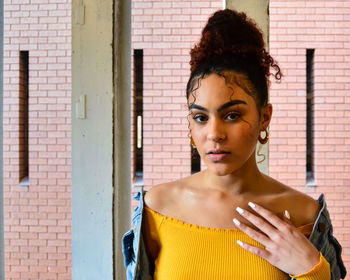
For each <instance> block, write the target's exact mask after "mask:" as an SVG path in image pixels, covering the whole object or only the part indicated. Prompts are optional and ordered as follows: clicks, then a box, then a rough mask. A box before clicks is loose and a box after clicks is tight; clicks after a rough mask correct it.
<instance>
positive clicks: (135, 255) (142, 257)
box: [122, 190, 153, 280]
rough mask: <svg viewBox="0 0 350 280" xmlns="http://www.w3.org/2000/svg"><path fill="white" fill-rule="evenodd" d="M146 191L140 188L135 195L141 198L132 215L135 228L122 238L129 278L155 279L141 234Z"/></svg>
mask: <svg viewBox="0 0 350 280" xmlns="http://www.w3.org/2000/svg"><path fill="white" fill-rule="evenodd" d="M144 193H145V192H144V191H142V190H140V191H139V192H138V193H137V194H136V195H135V196H134V199H135V200H139V205H138V206H137V207H136V208H135V210H134V212H133V215H132V223H133V228H132V229H131V230H129V231H128V232H127V233H125V234H124V236H123V239H122V248H123V254H124V265H125V267H126V278H127V280H151V279H153V276H152V273H151V268H152V264H150V262H149V260H148V257H147V254H146V250H145V245H144V243H143V239H142V234H141V225H142V213H143V195H144Z"/></svg>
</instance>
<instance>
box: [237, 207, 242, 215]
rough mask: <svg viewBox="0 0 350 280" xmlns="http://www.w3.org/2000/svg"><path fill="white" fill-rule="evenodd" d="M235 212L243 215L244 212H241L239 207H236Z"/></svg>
mask: <svg viewBox="0 0 350 280" xmlns="http://www.w3.org/2000/svg"><path fill="white" fill-rule="evenodd" d="M236 211H237V212H238V213H239V214H243V213H244V210H243V209H242V208H241V207H237V208H236Z"/></svg>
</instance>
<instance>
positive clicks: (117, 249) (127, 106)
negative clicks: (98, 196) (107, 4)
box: [113, 0, 131, 280]
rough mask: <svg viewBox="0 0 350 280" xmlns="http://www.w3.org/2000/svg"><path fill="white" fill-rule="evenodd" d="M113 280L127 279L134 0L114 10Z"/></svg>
mask: <svg viewBox="0 0 350 280" xmlns="http://www.w3.org/2000/svg"><path fill="white" fill-rule="evenodd" d="M114 85H115V88H114V96H115V97H114V172H113V176H114V212H113V214H114V277H115V278H114V279H118V280H121V279H126V276H125V275H126V274H125V269H124V258H123V255H122V246H121V238H122V235H123V234H124V233H125V232H126V231H127V230H129V229H130V221H131V0H118V1H115V13H114Z"/></svg>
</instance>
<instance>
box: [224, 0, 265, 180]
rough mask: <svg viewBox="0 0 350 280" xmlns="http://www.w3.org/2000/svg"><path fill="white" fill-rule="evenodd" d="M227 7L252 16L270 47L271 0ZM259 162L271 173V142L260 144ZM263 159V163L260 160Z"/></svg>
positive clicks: (233, 1)
mask: <svg viewBox="0 0 350 280" xmlns="http://www.w3.org/2000/svg"><path fill="white" fill-rule="evenodd" d="M224 1H225V7H226V8H229V9H234V10H236V11H241V12H245V13H246V14H247V15H248V16H249V17H250V18H252V19H254V20H255V22H256V23H257V24H258V26H259V27H260V29H261V30H262V31H263V33H264V40H265V42H266V49H267V50H268V49H269V30H270V26H269V22H270V19H269V0H244V1H242V0H224ZM259 149H260V152H259V154H260V155H257V156H256V158H257V162H258V167H259V169H260V170H261V171H262V172H264V173H265V174H268V173H269V142H267V144H265V145H263V146H262V147H261V148H260V144H258V147H257V151H259ZM264 158H265V160H263V159H264ZM261 160H263V161H262V162H261V163H259V161H261Z"/></svg>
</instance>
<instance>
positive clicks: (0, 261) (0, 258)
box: [0, 1, 5, 280]
mask: <svg viewBox="0 0 350 280" xmlns="http://www.w3.org/2000/svg"><path fill="white" fill-rule="evenodd" d="M3 58H4V2H3V1H1V3H0V280H5V264H4V263H5V256H4V196H3V193H4V192H3V191H4V180H3V125H2V123H3V98H4V96H3V92H4V91H3V89H4V86H3V72H4V71H3V69H4V67H3V66H4V63H3Z"/></svg>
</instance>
